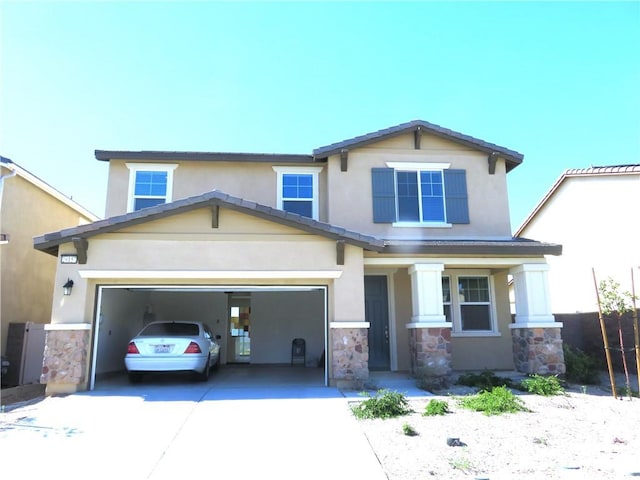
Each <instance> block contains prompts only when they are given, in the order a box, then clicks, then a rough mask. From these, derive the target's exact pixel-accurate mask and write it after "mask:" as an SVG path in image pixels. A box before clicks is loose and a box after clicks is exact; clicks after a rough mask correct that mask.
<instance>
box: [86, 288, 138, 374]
mask: <svg viewBox="0 0 640 480" xmlns="http://www.w3.org/2000/svg"><path fill="white" fill-rule="evenodd" d="M148 303H149V293H148V292H133V291H129V290H126V289H111V288H108V289H103V290H102V302H101V309H100V313H99V314H98V322H99V328H98V344H97V347H98V352H97V353H98V356H97V361H96V375H100V374H104V373H111V372H118V371H122V370H123V369H124V356H125V354H126V353H127V345H128V344H129V340H130V339H131V337H133V336H134V335H135V334H136V333H137V332H138V331H139V330H140V329H141V328H142V323H143V315H144V311H145V308H146V305H147V304H148Z"/></svg>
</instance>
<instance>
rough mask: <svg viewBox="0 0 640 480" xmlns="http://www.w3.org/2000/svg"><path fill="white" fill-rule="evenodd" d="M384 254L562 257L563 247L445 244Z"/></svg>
mask: <svg viewBox="0 0 640 480" xmlns="http://www.w3.org/2000/svg"><path fill="white" fill-rule="evenodd" d="M382 253H388V254H403V255H407V254H411V255H428V254H436V255H491V256H504V255H509V256H513V255H517V256H541V255H554V256H558V255H562V245H557V244H541V243H537V242H532V244H527V245H513V244H510V245H499V244H496V245H456V244H448V243H446V242H445V243H442V244H437V245H387V246H386V247H385V248H384V250H383V251H382Z"/></svg>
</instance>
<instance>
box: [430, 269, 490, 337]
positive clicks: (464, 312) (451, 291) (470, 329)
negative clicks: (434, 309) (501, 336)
mask: <svg viewBox="0 0 640 480" xmlns="http://www.w3.org/2000/svg"><path fill="white" fill-rule="evenodd" d="M442 305H443V310H444V315H445V318H446V320H447V322H451V323H452V331H453V332H454V333H459V334H470V335H471V334H483V333H494V332H497V327H496V321H495V313H494V311H495V309H494V306H495V301H494V299H493V281H492V277H491V275H489V274H488V273H484V272H476V271H464V272H454V271H449V272H447V271H445V272H444V273H443V275H442Z"/></svg>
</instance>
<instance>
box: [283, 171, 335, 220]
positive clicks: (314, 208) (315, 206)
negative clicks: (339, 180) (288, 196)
mask: <svg viewBox="0 0 640 480" xmlns="http://www.w3.org/2000/svg"><path fill="white" fill-rule="evenodd" d="M272 168H273V170H274V171H275V172H276V173H277V174H278V179H277V181H276V192H277V200H276V208H278V209H279V210H283V208H282V202H283V198H282V176H283V175H285V174H288V173H292V174H300V173H301V174H306V175H311V178H312V186H313V198H312V199H311V216H312V218H313V219H314V220H318V218H319V214H320V209H319V203H320V202H319V198H320V197H319V193H318V184H319V182H318V174H319V173H320V172H321V171H322V169H323V168H324V167H284V166H275V165H274V166H273V167H272Z"/></svg>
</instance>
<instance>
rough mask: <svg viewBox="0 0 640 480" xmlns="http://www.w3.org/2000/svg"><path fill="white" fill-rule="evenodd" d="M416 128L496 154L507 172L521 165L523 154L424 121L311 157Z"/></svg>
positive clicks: (339, 144) (321, 149) (333, 146)
mask: <svg viewBox="0 0 640 480" xmlns="http://www.w3.org/2000/svg"><path fill="white" fill-rule="evenodd" d="M417 128H421V129H422V130H424V131H426V132H428V133H431V134H433V135H436V136H439V137H442V138H446V139H448V140H451V141H453V142H457V143H460V144H463V145H466V146H468V147H472V148H475V149H477V150H481V151H483V152H487V153H494V152H495V153H498V154H499V155H500V156H502V157H503V158H505V159H506V160H507V162H508V165H507V171H508V170H511V169H513V168H515V167H516V166H518V165H519V164H520V163H522V160H523V158H524V155H523V154H521V153H519V152H516V151H515V150H510V149H508V148H505V147H501V146H499V145H496V144H493V143H489V142H485V141H484V140H480V139H478V138H474V137H471V136H469V135H465V134H463V133H459V132H456V131H453V130H450V129H448V128H444V127H441V126H439V125H435V124H433V123H429V122H426V121H424V120H413V121H411V122H407V123H401V124H400V125H396V126H394V127H389V128H385V129H383V130H378V131H376V132H371V133H367V134H366V135H361V136H358V137H354V138H350V139H348V140H343V141H341V142H337V143H332V144H331V145H327V146H324V147H319V148H316V149H315V150H314V151H313V155H314V157H316V158H326V157H328V156H329V155H334V154H336V153H339V152H340V151H341V150H343V149H349V148H355V147H362V146H364V145H368V144H370V143H374V142H378V141H380V140H383V139H385V138H390V137H394V136H397V135H400V134H403V133H406V132H408V131H415V130H416V129H417Z"/></svg>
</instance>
